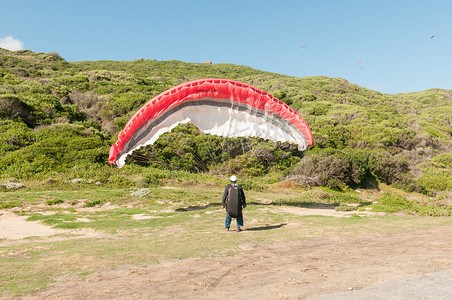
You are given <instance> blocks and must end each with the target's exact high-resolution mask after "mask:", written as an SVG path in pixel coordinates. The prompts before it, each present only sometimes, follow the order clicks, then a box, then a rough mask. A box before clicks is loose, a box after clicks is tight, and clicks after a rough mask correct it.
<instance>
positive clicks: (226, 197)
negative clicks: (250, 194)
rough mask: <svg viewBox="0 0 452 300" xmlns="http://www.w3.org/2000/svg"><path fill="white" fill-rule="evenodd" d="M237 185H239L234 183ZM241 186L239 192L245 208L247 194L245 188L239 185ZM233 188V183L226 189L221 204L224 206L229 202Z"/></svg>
mask: <svg viewBox="0 0 452 300" xmlns="http://www.w3.org/2000/svg"><path fill="white" fill-rule="evenodd" d="M234 184H237V183H234ZM237 185H238V186H239V191H240V200H241V203H242V206H243V207H246V199H245V192H244V191H243V188H242V186H241V185H240V184H237ZM231 187H232V183H230V184H228V185H227V186H226V188H225V189H224V193H223V199H222V200H221V202H222V203H223V206H225V205H226V201H227V200H228V194H229V189H230V188H231Z"/></svg>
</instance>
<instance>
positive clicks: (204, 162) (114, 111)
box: [0, 49, 452, 196]
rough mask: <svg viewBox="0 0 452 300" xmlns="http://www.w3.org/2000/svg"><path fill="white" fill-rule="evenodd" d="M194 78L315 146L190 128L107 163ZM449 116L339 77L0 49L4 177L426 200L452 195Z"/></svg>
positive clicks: (425, 101) (437, 94) (449, 102)
mask: <svg viewBox="0 0 452 300" xmlns="http://www.w3.org/2000/svg"><path fill="white" fill-rule="evenodd" d="M201 78H227V79H233V80H237V81H240V82H244V83H247V84H250V85H253V86H255V87H257V88H259V89H262V90H265V91H268V92H270V93H272V94H273V95H274V96H276V97H277V98H279V99H280V100H282V101H284V102H285V103H287V104H288V105H290V106H291V107H292V108H294V109H295V110H296V111H298V112H299V113H300V114H301V116H302V117H303V118H304V119H305V120H306V121H307V122H308V124H309V125H310V128H311V130H312V132H313V135H314V145H313V146H312V147H310V148H309V149H308V150H307V151H306V152H305V153H299V152H298V151H297V150H296V147H294V146H293V145H288V144H281V143H274V142H271V141H262V140H259V139H252V138H251V139H245V138H244V139H226V138H220V137H216V136H210V135H203V134H200V133H199V132H198V131H197V129H196V128H194V127H193V126H190V125H187V126H179V127H178V128H176V129H175V130H173V132H171V133H170V134H166V135H164V136H162V137H161V138H160V139H159V140H158V141H157V143H156V144H155V145H154V146H152V147H148V148H147V149H142V150H140V151H139V153H136V155H134V156H132V157H131V160H130V161H129V163H128V164H127V166H126V167H125V168H123V169H120V170H119V169H116V168H114V167H111V166H109V165H108V152H109V148H110V145H111V144H112V143H114V142H115V140H116V137H117V135H118V133H119V131H120V130H121V129H122V128H123V127H124V125H125V124H126V122H127V121H128V119H129V118H130V117H131V116H132V115H133V114H134V113H135V112H136V111H137V110H138V109H139V108H140V107H141V106H142V105H143V104H145V103H146V102H147V101H148V100H150V99H151V98H152V97H154V96H156V95H158V94H160V93H161V92H163V91H165V90H167V89H169V88H171V87H173V86H175V85H178V84H181V83H183V82H186V81H190V80H195V79H201ZM451 116H452V91H450V90H440V89H432V90H428V91H423V92H417V93H407V94H396V95H389V94H383V93H379V92H376V91H373V90H369V89H366V88H363V87H360V86H358V85H355V84H352V83H349V82H347V81H346V80H344V79H340V78H328V77H323V76H319V77H305V78H295V77H290V76H285V75H281V74H275V73H269V72H263V71H259V70H255V69H252V68H249V67H246V66H238V65H232V64H195V63H185V62H181V61H155V60H144V59H139V60H134V61H95V62H93V61H83V62H67V61H65V60H64V59H63V58H62V57H61V56H59V55H58V54H57V53H34V52H31V51H29V50H20V51H15V52H12V51H8V50H4V49H0V178H1V179H2V180H3V181H6V180H9V179H11V178H16V179H18V180H35V181H39V180H41V181H44V180H50V181H63V180H66V179H71V178H86V179H88V178H89V179H95V180H99V181H100V182H102V183H103V184H112V185H124V186H134V185H135V186H137V185H138V186H149V185H153V184H159V180H161V179H164V178H181V177H184V176H189V175H187V174H193V173H200V174H213V175H217V176H228V175H230V174H232V173H235V174H239V175H241V176H242V178H247V179H249V181H248V182H249V186H250V187H252V186H253V185H257V184H258V182H260V183H275V182H278V181H283V180H290V181H292V182H295V183H297V184H298V185H299V186H304V187H311V186H328V187H330V188H335V189H347V188H359V187H369V186H373V187H377V186H378V184H381V183H384V184H387V185H392V186H393V187H396V188H399V189H403V190H405V191H410V192H420V193H423V194H426V195H431V196H434V195H438V194H447V192H448V191H450V190H451V188H452V153H451V152H452V151H451V149H452V143H451V142H452V118H451ZM134 161H135V162H134ZM137 174H140V176H139V178H138V179H137ZM200 176H202V175H200ZM256 179H257V180H256ZM253 182H254V183H253Z"/></svg>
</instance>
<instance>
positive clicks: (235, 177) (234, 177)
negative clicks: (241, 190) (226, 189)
mask: <svg viewBox="0 0 452 300" xmlns="http://www.w3.org/2000/svg"><path fill="white" fill-rule="evenodd" d="M229 180H231V181H232V182H236V181H237V176H235V175H232V176H231V178H229Z"/></svg>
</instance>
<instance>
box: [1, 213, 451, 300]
mask: <svg viewBox="0 0 452 300" xmlns="http://www.w3.org/2000/svg"><path fill="white" fill-rule="evenodd" d="M322 211H324V213H329V214H331V211H329V212H328V211H327V210H322ZM0 213H3V214H2V215H0V235H1V236H0V238H1V239H3V240H2V244H4V243H14V242H19V241H20V239H22V238H24V237H26V236H30V235H33V236H36V235H39V236H44V237H45V236H48V237H49V239H50V238H52V237H51V236H52V235H54V234H55V230H54V229H50V228H48V227H47V226H44V225H40V224H34V225H33V226H30V222H26V221H25V220H24V218H23V217H19V216H16V215H14V214H13V213H10V212H7V211H1V212H0ZM300 213H301V211H300ZM319 213H320V212H316V214H319ZM344 214H345V213H344ZM22 222H23V223H22ZM21 224H22V225H23V226H22V227H21ZM39 225H40V226H39ZM20 228H21V229H20ZM12 230H15V231H14V232H13V231H12ZM21 230H22V231H21ZM66 232H67V231H66ZM451 232H452V227H451V226H443V227H435V228H433V229H429V230H411V231H403V234H400V232H399V233H391V234H369V235H367V236H361V237H356V238H334V237H324V238H315V239H307V240H300V241H297V242H290V243H289V242H286V243H279V244H272V245H268V244H263V243H255V242H253V243H249V244H244V245H242V246H241V249H238V252H240V251H242V252H243V253H238V254H237V255H235V256H227V257H226V256H225V257H217V258H196V259H181V260H179V259H164V260H160V261H158V262H157V263H153V264H150V265H147V266H144V267H143V266H124V267H120V268H117V269H105V270H98V271H96V272H95V273H93V274H90V275H87V276H85V277H77V276H74V277H62V278H58V279H57V281H56V282H55V283H53V284H52V285H51V286H49V287H48V288H47V289H45V290H42V291H39V292H37V293H35V294H33V295H26V296H23V297H21V299H108V298H110V299H220V298H229V299H239V298H240V299H315V298H317V297H320V296H323V295H330V294H333V293H337V292H344V291H349V290H360V289H363V288H364V287H370V286H373V285H376V284H379V283H382V282H386V281H389V280H392V279H395V278H402V277H406V276H413V275H423V274H428V273H432V272H438V271H442V270H447V269H451V268H452V252H451V251H450V249H451V248H452V234H451ZM78 233H79V234H80V235H84V236H89V235H90V234H94V233H92V232H78ZM219 234H244V235H252V234H253V231H252V230H246V229H245V230H244V231H242V232H233V231H232V232H223V231H221V232H220V230H219ZM13 239H16V240H13Z"/></svg>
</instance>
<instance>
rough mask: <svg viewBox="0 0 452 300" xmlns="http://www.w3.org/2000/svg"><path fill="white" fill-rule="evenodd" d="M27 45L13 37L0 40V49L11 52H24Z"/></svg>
mask: <svg viewBox="0 0 452 300" xmlns="http://www.w3.org/2000/svg"><path fill="white" fill-rule="evenodd" d="M24 47H25V45H24V43H23V42H22V41H20V40H18V39H15V38H13V37H12V36H11V35H10V36H7V37H5V38H0V48H3V49H8V50H11V51H16V50H23V49H25V48H24Z"/></svg>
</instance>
